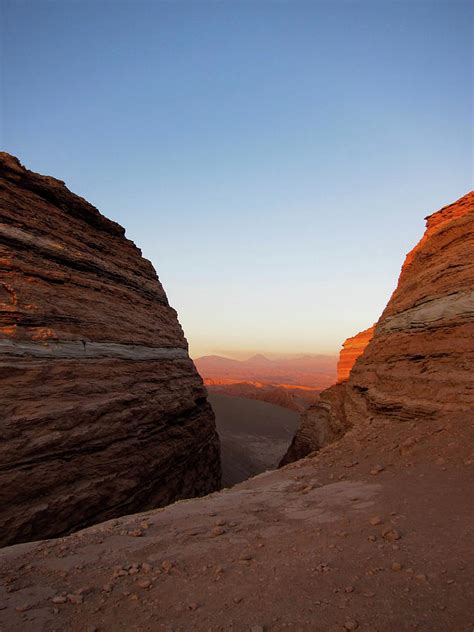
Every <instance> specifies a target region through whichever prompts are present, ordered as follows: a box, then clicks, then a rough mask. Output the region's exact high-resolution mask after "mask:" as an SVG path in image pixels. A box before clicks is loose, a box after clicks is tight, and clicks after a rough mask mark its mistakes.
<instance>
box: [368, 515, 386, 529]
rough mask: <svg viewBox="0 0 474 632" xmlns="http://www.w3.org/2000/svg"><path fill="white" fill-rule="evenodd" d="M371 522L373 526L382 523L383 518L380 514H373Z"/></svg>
mask: <svg viewBox="0 0 474 632" xmlns="http://www.w3.org/2000/svg"><path fill="white" fill-rule="evenodd" d="M369 522H370V524H371V525H372V526H373V527H376V526H377V525H379V524H382V522H383V520H382V518H381V517H380V516H372V518H370V520H369Z"/></svg>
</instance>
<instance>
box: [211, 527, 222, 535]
mask: <svg viewBox="0 0 474 632" xmlns="http://www.w3.org/2000/svg"><path fill="white" fill-rule="evenodd" d="M224 533H225V529H223V528H222V527H214V529H213V530H212V535H213V536H214V537H216V536H219V535H224Z"/></svg>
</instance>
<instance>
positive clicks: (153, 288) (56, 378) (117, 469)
mask: <svg viewBox="0 0 474 632" xmlns="http://www.w3.org/2000/svg"><path fill="white" fill-rule="evenodd" d="M0 380H1V410H2V415H1V420H0V435H1V442H0V543H1V544H3V545H5V544H9V543H14V542H22V541H25V540H31V539H37V538H45V537H51V536H57V535H60V534H64V533H67V532H68V531H70V530H71V529H77V528H79V527H83V526H86V525H88V524H91V523H95V522H98V521H100V520H104V519H107V518H111V517H113V516H119V515H122V514H124V513H129V512H132V511H137V510H144V509H147V508H152V507H158V506H162V505H165V504H168V503H169V502H171V501H173V500H175V499H177V498H183V497H187V496H193V495H199V494H205V493H208V492H210V491H213V490H215V489H217V488H218V486H219V482H220V461H219V444H218V438H217V435H216V431H215V424H214V417H213V413H212V410H211V407H210V405H209V404H208V402H207V400H206V393H205V390H204V388H203V384H202V381H201V379H200V377H199V376H198V374H197V372H196V370H195V367H194V365H193V363H192V361H191V360H190V358H189V356H188V351H187V343H186V340H185V338H184V335H183V332H182V329H181V327H180V325H179V323H178V320H177V316H176V312H175V311H174V310H173V309H172V308H171V307H170V306H169V304H168V301H167V298H166V295H165V292H164V291H163V288H162V286H161V284H160V282H159V280H158V278H157V276H156V273H155V271H154V269H153V267H152V265H151V263H150V262H149V261H147V260H146V259H144V258H142V257H141V252H140V251H139V249H138V248H136V246H135V245H134V244H133V242H131V241H130V240H128V239H126V238H125V236H124V229H123V228H122V227H120V226H119V225H118V224H116V223H114V222H112V221H110V220H108V219H106V218H105V217H103V216H102V215H101V214H100V213H99V212H98V211H97V209H95V208H94V207H93V206H92V205H90V204H88V203H87V202H86V201H85V200H83V199H82V198H80V197H78V196H76V195H74V194H72V193H71V192H70V191H69V190H68V189H67V188H66V187H65V186H64V183H63V182H61V181H59V180H55V179H54V178H49V177H45V176H40V175H38V174H35V173H32V172H30V171H27V170H26V169H24V168H23V167H22V166H21V165H20V163H19V162H18V161H17V160H16V159H15V158H13V157H12V156H10V155H8V154H5V153H2V154H0Z"/></svg>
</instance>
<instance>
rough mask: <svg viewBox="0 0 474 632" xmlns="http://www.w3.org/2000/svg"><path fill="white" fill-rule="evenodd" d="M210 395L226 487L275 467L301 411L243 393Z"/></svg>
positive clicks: (223, 479) (297, 422)
mask: <svg viewBox="0 0 474 632" xmlns="http://www.w3.org/2000/svg"><path fill="white" fill-rule="evenodd" d="M208 399H209V401H210V403H211V406H212V408H213V410H214V412H215V414H216V424H217V431H218V433H219V438H220V441H221V456H222V483H223V485H224V487H230V486H231V485H235V484H236V483H241V482H242V481H245V480H247V479H248V478H250V477H251V476H255V475H256V474H260V473H262V472H265V471H266V470H271V469H275V468H276V467H277V466H278V463H279V462H280V459H281V458H282V457H283V455H284V454H285V452H286V450H287V449H288V446H289V445H290V443H291V440H292V438H293V435H294V434H295V431H296V428H297V427H298V424H299V421H300V415H299V414H298V413H296V412H294V411H292V410H287V409H286V408H282V407H281V406H276V405H274V404H269V403H267V402H261V401H257V400H255V399H246V398H244V397H231V396H230V395H223V394H221V393H210V394H209V397H208Z"/></svg>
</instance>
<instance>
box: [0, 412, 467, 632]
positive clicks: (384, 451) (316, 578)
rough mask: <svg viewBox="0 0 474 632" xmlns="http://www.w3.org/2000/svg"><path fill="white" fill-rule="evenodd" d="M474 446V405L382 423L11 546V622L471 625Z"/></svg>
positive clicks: (62, 629)
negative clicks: (267, 468)
mask: <svg viewBox="0 0 474 632" xmlns="http://www.w3.org/2000/svg"><path fill="white" fill-rule="evenodd" d="M461 422H462V423H461ZM387 437H389V439H388V438H387ZM469 445H472V430H471V429H469V428H468V427H467V425H466V419H464V420H461V419H457V420H456V419H451V420H449V421H447V422H443V423H435V422H419V423H418V424H408V423H405V424H396V423H395V422H394V423H393V424H391V425H390V432H387V427H386V426H382V425H381V426H377V425H373V424H372V425H371V426H367V427H366V428H361V429H359V430H358V431H357V432H355V431H352V432H350V433H348V434H347V435H346V436H345V437H344V438H343V439H342V440H341V441H340V442H339V443H337V444H334V445H332V446H329V447H328V448H326V449H325V450H323V451H322V452H321V453H320V454H319V455H318V456H316V457H313V458H307V459H304V460H302V461H299V462H297V463H294V464H291V465H289V466H287V467H286V468H284V469H283V470H279V471H275V472H269V473H266V474H262V475H260V476H258V477H256V478H253V479H251V480H249V481H246V482H245V483H242V484H240V485H238V486H236V487H234V488H233V489H231V490H228V491H223V492H220V493H215V494H212V495H210V496H207V497H205V498H201V499H194V500H189V501H181V502H178V503H175V504H174V505H171V506H169V507H166V508H164V509H161V510H155V511H150V512H147V513H144V514H137V515H133V516H127V517H124V518H121V519H117V520H112V521H109V522H107V523H103V524H100V525H97V526H95V527H91V528H89V529H86V530H84V531H82V532H78V533H76V534H73V535H71V536H69V537H67V538H61V539H58V540H50V541H44V542H39V543H29V544H22V545H18V546H15V547H9V548H6V549H3V550H1V551H0V577H1V581H0V630H1V632H40V631H41V632H43V631H46V632H53V631H57V632H66V631H71V632H121V631H127V632H132V631H137V632H138V631H140V632H142V631H143V632H148V631H152V630H153V631H161V630H167V631H171V630H174V631H175V632H178V631H188V630H190V631H191V630H196V631H201V630H206V631H207V630H211V631H218V630H234V631H250V630H251V631H252V632H261V631H262V630H265V631H279V630H287V629H292V630H303V631H306V630H308V631H310V630H311V631H313V632H314V631H321V632H323V631H324V632H332V631H333V630H334V631H338V630H340V631H342V632H344V630H356V629H357V630H361V631H362V630H364V631H367V632H405V631H410V630H420V631H426V632H428V631H429V632H435V631H439V632H445V631H446V630H453V631H455V632H471V630H472V629H473V627H474V605H473V601H472V595H473V594H474V570H473V569H474V564H473V562H474V559H473V557H474V554H473V547H472V543H473V541H474V540H473V535H474V533H473V530H474V520H473V518H474V503H473V502H472V501H473V489H474V457H473V455H472V452H470V451H469V449H468V447H467V446H469Z"/></svg>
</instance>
